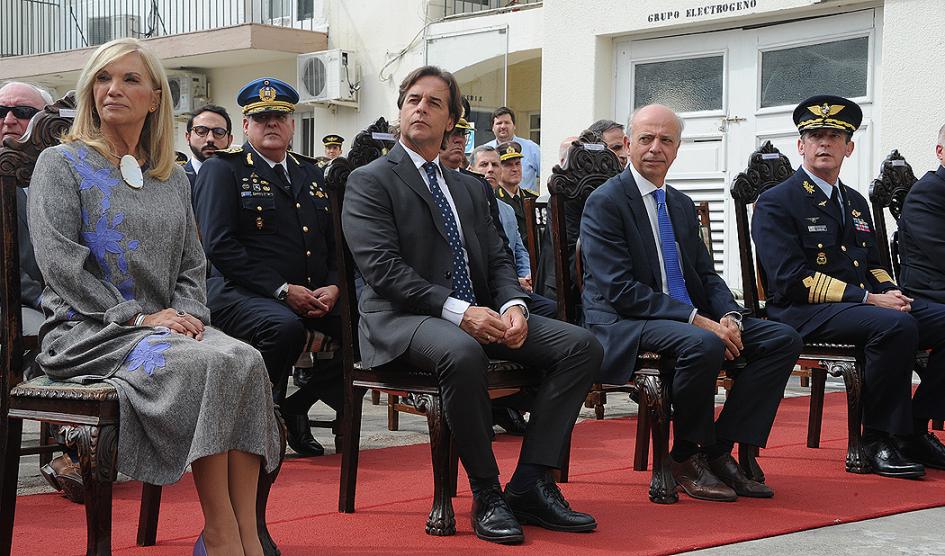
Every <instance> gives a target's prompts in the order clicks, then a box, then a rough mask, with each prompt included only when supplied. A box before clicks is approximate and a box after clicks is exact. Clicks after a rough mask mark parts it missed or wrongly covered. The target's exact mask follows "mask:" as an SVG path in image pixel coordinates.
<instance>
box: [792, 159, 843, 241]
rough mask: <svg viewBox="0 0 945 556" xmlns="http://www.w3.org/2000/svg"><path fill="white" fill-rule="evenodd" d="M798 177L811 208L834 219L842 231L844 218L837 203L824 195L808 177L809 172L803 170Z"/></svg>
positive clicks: (798, 173)
mask: <svg viewBox="0 0 945 556" xmlns="http://www.w3.org/2000/svg"><path fill="white" fill-rule="evenodd" d="M797 177H798V182H799V184H800V187H802V188H803V190H804V193H805V195H807V200H808V202H809V203H810V204H811V206H813V207H814V208H815V209H816V210H818V211H820V212H822V213H824V214H826V215H827V216H829V217H830V218H833V219H834V221H836V223H837V224H839V225H840V228H841V229H842V228H843V218H841V216H840V207H838V206H837V203H834V202H833V201H831V200H830V197H828V196H826V195H825V194H824V192H823V190H822V189H820V186H819V185H817V184H816V183H814V180H812V179H810V176H808V175H807V172H805V171H804V169H803V168H799V169H798V170H797Z"/></svg>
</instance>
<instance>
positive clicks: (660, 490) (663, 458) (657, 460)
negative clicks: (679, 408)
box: [640, 375, 679, 504]
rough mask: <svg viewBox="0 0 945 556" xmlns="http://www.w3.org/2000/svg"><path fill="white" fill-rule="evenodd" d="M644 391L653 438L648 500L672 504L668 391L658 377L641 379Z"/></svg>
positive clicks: (675, 498) (673, 488)
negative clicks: (651, 474)
mask: <svg viewBox="0 0 945 556" xmlns="http://www.w3.org/2000/svg"><path fill="white" fill-rule="evenodd" d="M640 378H642V379H643V380H642V381H641V382H642V386H643V389H645V390H646V395H645V399H646V400H647V406H646V411H647V412H648V413H650V419H651V421H650V422H651V423H652V426H651V429H652V436H653V476H652V478H651V479H650V501H651V502H655V503H657V504H674V503H676V502H677V501H678V500H679V496H678V495H677V494H676V481H675V480H674V479H673V474H672V473H671V472H670V470H669V418H670V417H669V415H670V409H669V407H670V406H669V403H670V402H669V391H668V389H667V388H666V387H665V386H664V385H663V380H662V379H661V377H658V376H652V375H648V376H643V377H640Z"/></svg>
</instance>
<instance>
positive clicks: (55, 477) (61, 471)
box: [39, 454, 85, 504]
mask: <svg viewBox="0 0 945 556" xmlns="http://www.w3.org/2000/svg"><path fill="white" fill-rule="evenodd" d="M39 472H40V473H42V475H43V478H45V479H46V482H47V483H49V485H50V486H52V487H53V488H54V489H56V490H58V491H60V492H62V495H63V496H65V497H66V498H67V499H69V500H71V501H73V502H75V503H76V504H83V503H85V486H84V485H83V484H82V471H81V470H80V469H79V464H78V463H77V462H74V461H72V458H70V457H69V455H68V454H62V455H61V456H59V457H57V458H55V459H53V460H52V461H51V462H49V463H47V464H46V465H44V466H42V467H41V468H40V470H39Z"/></svg>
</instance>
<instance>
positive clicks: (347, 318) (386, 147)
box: [325, 118, 396, 372]
mask: <svg viewBox="0 0 945 556" xmlns="http://www.w3.org/2000/svg"><path fill="white" fill-rule="evenodd" d="M395 144H396V139H395V138H394V135H393V134H392V133H391V127H390V124H388V123H387V120H385V119H384V118H378V119H377V121H376V122H374V123H373V124H371V125H370V126H368V127H367V129H365V130H364V131H362V132H360V133H358V135H357V136H355V138H354V142H353V143H352V146H351V150H350V151H348V156H347V157H343V156H339V157H338V158H336V159H334V160H332V161H331V164H330V165H329V166H328V173H327V175H326V176H325V184H326V186H327V187H328V200H329V203H330V206H331V212H332V225H333V231H334V234H335V259H336V261H337V264H338V274H339V277H340V280H339V284H338V289H339V291H340V296H339V302H340V304H341V324H342V334H341V343H342V346H341V347H342V356H343V357H344V359H345V362H344V363H345V367H344V368H345V371H346V372H347V370H348V369H351V368H353V365H354V363H355V362H357V361H358V360H359V359H360V356H359V355H358V352H357V349H356V346H357V329H358V318H359V316H358V301H357V289H356V286H355V271H356V267H355V264H354V259H353V258H352V257H351V251H350V250H349V249H348V242H347V241H345V236H344V230H343V229H342V226H341V211H342V209H343V208H344V197H345V188H346V187H347V183H348V176H349V175H351V172H352V171H354V170H355V169H356V168H359V167H361V166H364V165H366V164H369V163H371V162H373V161H374V160H376V159H378V158H380V157H382V156H384V155H386V154H387V153H388V151H390V149H391V148H393V146H394V145H395Z"/></svg>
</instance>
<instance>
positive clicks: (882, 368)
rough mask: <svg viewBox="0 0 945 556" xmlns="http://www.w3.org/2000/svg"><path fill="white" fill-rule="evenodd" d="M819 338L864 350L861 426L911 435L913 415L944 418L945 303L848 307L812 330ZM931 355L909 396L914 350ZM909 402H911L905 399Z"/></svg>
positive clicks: (913, 367) (921, 301)
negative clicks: (906, 310)
mask: <svg viewBox="0 0 945 556" xmlns="http://www.w3.org/2000/svg"><path fill="white" fill-rule="evenodd" d="M809 337H811V338H816V339H817V341H828V342H830V341H832V342H840V343H847V344H854V345H856V346H857V347H858V348H862V349H863V354H864V358H865V363H866V364H865V369H864V377H863V425H864V426H865V427H868V428H871V429H876V430H880V431H885V432H888V433H891V434H910V433H911V432H912V423H913V418H914V417H915V418H921V419H941V418H943V417H945V411H943V408H945V349H943V348H945V305H941V304H938V303H932V302H928V301H925V300H921V299H916V300H915V302H914V303H913V304H912V312H910V313H902V312H900V311H896V310H893V309H885V308H882V307H876V306H873V305H851V306H850V308H848V309H846V310H844V311H843V312H840V313H837V314H836V315H834V316H833V318H831V319H829V320H827V321H826V322H824V323H823V324H822V325H820V326H819V327H818V328H816V329H815V330H814V331H812V332H811V333H810V336H809ZM929 348H931V350H932V353H931V355H930V357H929V364H928V366H927V367H926V368H925V369H924V370H922V369H919V371H920V373H921V374H920V377H921V379H922V382H921V384H920V385H919V387H918V388H917V389H916V393H915V397H913V396H912V371H913V369H915V352H916V350H917V349H929ZM910 399H911V400H912V403H910V401H909V400H910Z"/></svg>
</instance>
